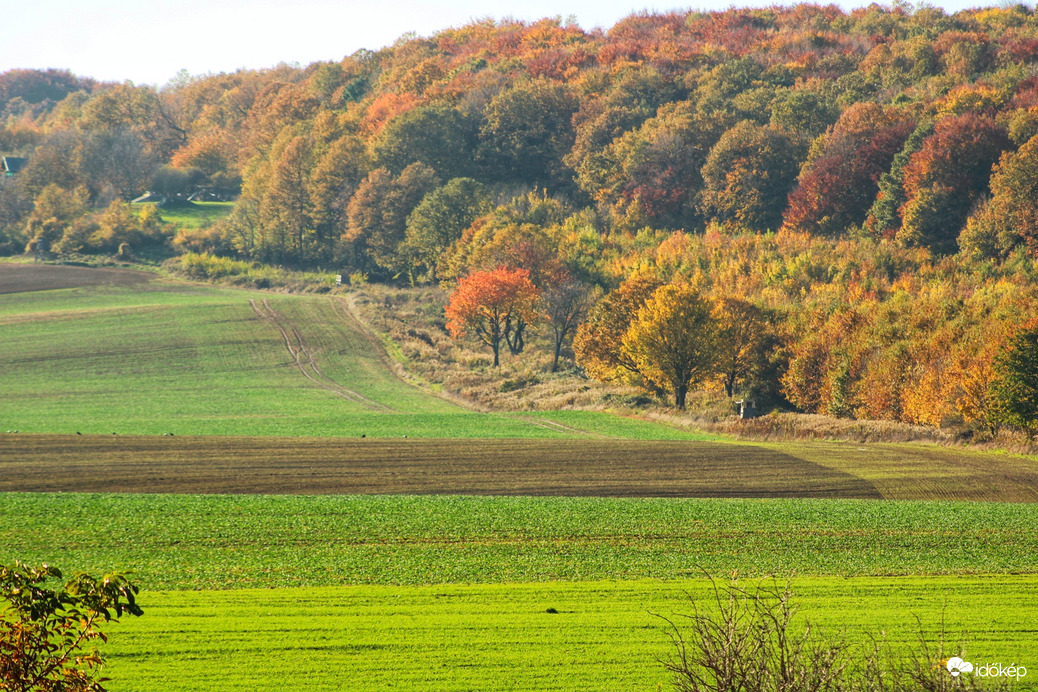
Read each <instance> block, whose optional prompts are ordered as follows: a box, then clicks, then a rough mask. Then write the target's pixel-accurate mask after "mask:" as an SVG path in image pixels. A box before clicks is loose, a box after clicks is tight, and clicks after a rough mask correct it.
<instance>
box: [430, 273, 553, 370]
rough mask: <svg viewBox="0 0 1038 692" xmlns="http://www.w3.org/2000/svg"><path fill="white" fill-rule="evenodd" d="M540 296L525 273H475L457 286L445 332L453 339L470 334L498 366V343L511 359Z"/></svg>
mask: <svg viewBox="0 0 1038 692" xmlns="http://www.w3.org/2000/svg"><path fill="white" fill-rule="evenodd" d="M539 298H540V292H539V291H538V290H537V287H536V286H534V285H533V282H532V281H530V272H529V271H527V270H525V269H507V268H505V267H498V268H497V269H494V270H493V271H477V272H473V273H472V274H469V275H468V276H466V277H465V278H463V279H462V280H461V281H459V282H458V287H457V288H456V289H455V290H454V293H452V294H451V297H450V302H449V303H448V304H447V307H446V308H445V312H446V314H447V330H448V331H449V332H450V334H451V336H453V337H454V338H455V339H460V338H461V337H462V336H464V335H465V334H467V333H469V332H472V333H473V334H475V336H476V338H477V339H479V341H480V342H482V343H484V344H486V345H487V346H489V347H490V348H491V349H492V350H493V352H494V367H497V366H498V365H499V364H500V358H499V354H500V350H501V341H502V340H503V341H505V342H506V343H507V344H508V347H509V350H510V351H511V352H512V354H513V355H515V354H517V353H519V352H521V351H522V349H523V331H524V329H525V328H526V325H527V324H529V323H530V322H533V321H534V320H536V319H537V316H538V315H537V305H538V300H539Z"/></svg>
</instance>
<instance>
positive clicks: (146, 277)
mask: <svg viewBox="0 0 1038 692" xmlns="http://www.w3.org/2000/svg"><path fill="white" fill-rule="evenodd" d="M155 278H156V277H155V275H154V274H149V273H148V272H139V271H133V270H130V269H110V268H106V267H75V266H66V265H54V264H14V263H10V262H0V294H4V293H27V292H30V291H53V290H55V289H59V288H79V287H80V286H103V285H116V286H135V285H137V284H142V283H147V282H149V281H153V280H154V279H155Z"/></svg>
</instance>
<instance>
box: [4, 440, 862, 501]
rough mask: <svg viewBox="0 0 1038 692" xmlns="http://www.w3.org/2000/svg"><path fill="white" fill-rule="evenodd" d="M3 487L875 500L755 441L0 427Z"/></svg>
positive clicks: (841, 476)
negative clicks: (11, 431) (97, 432)
mask: <svg viewBox="0 0 1038 692" xmlns="http://www.w3.org/2000/svg"><path fill="white" fill-rule="evenodd" d="M0 471H2V473H0V491H5V490H6V491H12V490H21V491H36V492H57V491H64V492H130V493H133V492H151V493H158V492H181V493H320V494H355V493H382V494H386V493H410V494H477V495H542V496H543V495H569V496H635V497H638V496H642V497H646V496H648V497H652V496H656V497H660V496H662V497H718V496H724V497H856V498H879V497H880V495H879V493H878V492H877V491H876V489H875V488H874V487H873V486H872V485H871V484H870V483H868V482H867V481H864V480H862V479H860V478H857V477H855V476H853V475H851V474H849V473H846V472H844V471H837V470H833V469H830V468H828V467H826V466H822V465H819V464H814V463H811V462H807V461H803V460H800V459H797V458H796V457H792V456H789V455H786V454H782V453H780V452H776V451H774V450H770V449H764V448H760V447H754V446H751V445H731V444H722V443H715V442H677V441H660V440H649V441H643V440H598V439H595V440H419V439H406V440H404V439H388V440H387V439H305V438H258V437H251V438H239V437H180V436H173V437H161V436H130V437H126V436H112V435H107V436H87V435H83V436H80V435H63V436H59V435H21V434H20V435H0Z"/></svg>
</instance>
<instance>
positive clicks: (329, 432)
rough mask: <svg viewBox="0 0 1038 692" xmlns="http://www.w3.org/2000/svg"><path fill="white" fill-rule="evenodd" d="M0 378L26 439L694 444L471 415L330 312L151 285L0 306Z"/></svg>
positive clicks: (46, 293) (632, 431)
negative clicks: (408, 378)
mask: <svg viewBox="0 0 1038 692" xmlns="http://www.w3.org/2000/svg"><path fill="white" fill-rule="evenodd" d="M10 266H14V267H17V266H19V265H10ZM51 269H53V268H51ZM11 271H12V270H10V268H9V266H8V265H0V284H2V283H3V277H4V276H8V275H9V273H10V272H11ZM23 278H24V277H23ZM55 281H60V279H58V278H55ZM9 283H11V282H10V281H9ZM33 285H34V286H35V287H36V288H42V287H43V286H41V285H39V284H38V283H37V284H33ZM0 372H3V373H4V377H3V378H2V379H0V428H2V430H19V431H20V432H23V433H25V432H57V433H69V434H74V433H76V432H81V433H84V434H89V433H103V434H111V433H119V434H148V435H160V434H163V433H167V432H168V433H174V434H178V435H184V434H195V435H293V436H356V437H359V436H361V435H365V436H367V437H402V436H404V435H406V436H408V437H472V438H495V437H496V438H552V437H555V438H563V437H574V436H577V437H588V436H594V435H595V434H607V435H611V436H614V437H618V436H626V435H634V436H645V437H664V438H671V439H695V438H696V437H697V436H696V435H695V434H694V433H689V432H687V431H682V430H677V429H674V428H670V427H667V426H661V425H655V424H651V423H646V422H630V421H624V420H621V419H618V418H617V417H615V416H611V415H609V414H591V415H590V417H588V418H587V422H589V423H591V425H592V426H593V427H594V428H595V430H597V431H606V432H605V433H592V432H585V431H580V430H576V429H574V428H573V427H572V426H569V425H566V424H564V423H560V422H556V421H553V420H549V419H540V418H538V417H534V416H529V415H503V414H487V413H480V412H476V411H472V410H469V409H466V408H463V407H460V406H458V405H456V404H454V403H450V402H448V401H446V400H444V399H442V398H439V397H437V396H434V395H432V394H430V393H427V392H425V391H422V390H420V389H418V388H416V387H414V386H411V385H409V384H407V383H406V382H404V381H403V380H401V379H400V378H399V377H398V376H397V375H396V374H395V373H394V371H393V370H392V368H391V367H390V366H389V364H388V363H387V362H386V357H385V354H384V352H383V350H382V349H381V347H380V346H379V344H378V342H377V340H375V339H374V338H373V337H370V336H369V335H367V334H365V333H364V332H362V331H361V330H360V328H359V326H358V325H357V324H356V323H355V322H354V321H352V320H351V319H350V315H349V313H348V311H347V310H346V308H345V304H344V302H343V301H341V300H340V299H338V298H335V297H330V296H298V295H292V296H287V295H272V294H266V293H259V292H248V291H237V290H231V289H217V288H213V287H209V286H197V285H192V284H185V283H174V282H166V281H160V280H156V281H152V282H150V283H148V284H145V285H143V286H142V285H137V286H125V285H116V284H108V285H99V286H88V287H83V288H64V289H60V288H59V289H55V290H35V291H32V292H20V293H9V294H7V295H6V296H5V298H4V300H3V302H2V303H0ZM614 420H615V421H618V431H617V432H616V433H610V432H608V430H609V428H610V425H611V423H610V422H611V421H614Z"/></svg>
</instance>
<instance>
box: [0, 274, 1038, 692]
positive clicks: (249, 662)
mask: <svg viewBox="0 0 1038 692" xmlns="http://www.w3.org/2000/svg"><path fill="white" fill-rule="evenodd" d="M4 270H5V267H4V266H3V265H0V288H2V289H3V290H0V294H2V295H0V374H2V377H0V562H10V561H12V560H14V559H20V560H23V561H29V562H42V561H48V562H51V563H52V564H55V565H58V566H59V567H61V568H62V569H63V570H65V571H66V572H74V571H78V570H82V571H88V572H92V573H99V572H105V571H110V570H113V569H117V570H127V571H130V572H132V573H133V576H134V579H135V580H136V581H137V582H139V583H140V584H141V586H142V587H143V589H144V590H143V592H142V597H141V598H142V603H143V605H144V608H145V615H144V616H143V617H142V618H139V619H132V620H130V619H124V620H123V622H121V623H119V624H118V625H115V626H113V627H112V628H111V631H112V633H113V635H114V636H113V638H112V641H111V642H110V644H109V646H108V647H107V649H106V651H107V653H108V654H109V655H110V665H109V667H107V668H106V674H107V675H110V676H111V677H112V678H113V682H112V683H111V689H112V690H113V691H114V692H129V691H130V690H141V691H144V690H155V689H163V690H200V689H212V690H254V689H266V688H271V687H272V685H274V686H276V688H277V689H285V690H322V689H342V688H343V687H344V686H349V687H350V688H358V689H364V690H384V689H402V690H459V691H460V690H574V691H575V690H618V689H621V690H627V689H646V690H651V689H663V688H666V682H667V681H666V676H665V674H664V672H663V668H662V666H661V665H660V663H659V662H658V660H657V659H658V658H659V657H665V656H667V655H668V654H669V652H670V645H669V639H668V638H667V634H666V632H665V631H664V627H663V624H662V621H661V620H659V619H658V618H655V617H653V615H651V613H653V612H655V613H661V614H664V615H670V614H674V613H680V612H687V610H688V607H687V606H688V603H687V599H686V596H685V594H686V593H692V594H697V595H702V594H703V593H705V590H706V588H707V582H706V581H705V580H704V579H703V578H702V576H701V575H702V574H703V573H704V572H706V573H709V574H712V575H715V576H717V577H720V578H724V577H727V576H728V575H731V574H738V575H739V576H740V577H741V578H742V579H743V580H744V582H745V580H747V579H749V580H752V579H755V578H760V577H766V576H768V575H773V574H774V575H778V576H779V577H780V578H782V579H786V578H789V579H791V580H792V581H793V584H794V587H795V588H796V590H797V591H798V593H800V594H801V603H802V605H803V608H804V611H805V613H806V614H807V615H809V616H810V617H811V619H812V621H814V622H816V623H817V624H818V625H819V626H820V627H821V628H822V629H823V630H824V631H829V632H836V633H837V634H838V636H840V637H844V638H846V639H847V640H849V641H852V642H861V641H864V640H866V639H867V638H868V637H870V636H881V635H882V636H885V637H886V639H887V641H889V642H890V643H891V646H892V647H893V648H895V649H897V648H899V647H902V646H903V645H905V643H906V642H910V641H913V640H914V639H915V638H916V637H917V636H918V634H919V631H920V629H921V630H922V633H923V634H924V635H925V636H926V637H927V638H928V639H929V640H930V641H934V640H935V639H936V638H937V637H938V636H939V633H940V632H941V628H942V625H941V624H940V623H941V622H943V623H944V625H943V627H944V630H945V631H946V632H947V634H948V636H949V638H950V639H951V640H952V641H957V640H958V639H959V638H960V636H962V637H964V638H965V640H966V641H967V642H969V644H968V648H967V649H966V650H961V649H958V648H956V649H955V650H954V651H950V652H949V653H958V654H968V656H969V657H973V658H972V660H974V662H982V663H985V662H1000V663H1002V664H1004V665H1009V664H1013V663H1015V664H1018V665H1024V666H1028V667H1030V668H1032V674H1031V675H1030V676H1029V677H1030V680H1029V681H1028V680H1024V684H1022V685H1017V686H1016V687H1014V689H1020V690H1023V689H1038V685H1035V683H1036V682H1038V624H1036V623H1038V617H1036V616H1038V606H1036V605H1035V601H1034V598H1033V594H1034V593H1035V589H1036V587H1038V549H1036V547H1038V503H1036V500H1038V463H1036V462H1035V460H1034V459H1031V458H1027V457H1020V456H1012V455H1008V454H995V453H988V452H980V451H976V450H967V449H956V448H951V447H938V446H932V445H906V444H870V445H859V444H852V443H838V442H799V443H767V444H749V443H742V442H733V441H723V440H718V439H716V438H714V437H712V436H709V435H703V434H701V433H698V432H696V431H692V430H686V429H680V428H676V427H672V426H668V425H664V424H659V423H653V422H649V421H646V420H640V419H635V418H628V417H620V416H617V415H613V414H610V413H608V412H586V411H552V412H528V413H522V414H518V413H516V414H510V413H483V412H478V411H475V410H471V409H468V408H464V407H461V406H459V405H457V404H455V403H452V402H450V401H447V400H445V399H443V398H440V397H438V396H436V395H434V394H433V393H431V392H428V391H426V390H424V389H422V388H418V387H415V386H412V385H411V384H409V383H408V382H406V381H405V380H404V379H401V377H400V375H399V372H398V370H397V369H396V366H395V365H394V363H393V362H391V360H390V359H389V358H388V357H387V356H386V354H385V351H384V348H383V345H382V344H383V342H382V341H381V340H380V337H379V336H378V335H374V334H370V333H368V332H366V331H365V329H364V328H363V327H362V326H361V325H360V324H359V323H358V322H356V321H355V320H354V319H353V318H352V313H351V312H350V308H349V304H348V302H347V301H346V300H345V299H344V298H343V297H341V296H332V295H286V294H275V293H265V292H257V291H239V290H232V289H224V288H214V287H211V286H200V285H194V284H189V283H184V282H174V281H169V280H164V279H161V278H151V277H144V278H142V277H141V276H140V275H137V276H135V277H132V281H131V277H130V276H129V275H125V277H124V278H125V279H126V280H125V282H122V280H121V279H120V278H119V275H118V272H115V273H114V274H105V275H101V274H94V275H91V277H93V278H96V279H97V280H96V281H94V280H92V279H91V280H87V279H80V278H75V277H81V276H85V275H84V274H82V272H80V273H79V274H75V276H73V273H72V272H66V273H65V274H63V275H62V281H63V282H64V283H60V282H58V283H60V285H61V286H64V287H62V288H57V287H52V289H53V290H47V284H48V282H52V283H53V282H55V281H56V279H55V277H56V276H57V275H56V274H55V271H59V270H60V268H58V269H55V268H53V267H52V268H45V267H44V268H40V269H38V270H33V272H34V273H35V279H34V280H33V281H32V282H30V283H31V284H32V290H28V289H26V290H24V291H21V292H19V290H18V288H19V282H20V281H23V280H24V279H23V277H24V276H25V270H22V273H21V274H19V275H18V276H15V275H14V274H15V272H12V271H10V270H8V272H7V276H6V279H5V275H4ZM113 277H114V278H113ZM70 278H71V279H72V280H73V282H74V281H78V280H82V281H83V285H82V286H80V287H71V288H69V287H68V284H69V283H70V281H69V280H70ZM56 285H57V284H55V286H56ZM6 430H18V431H19V432H18V433H17V434H14V433H12V434H7V433H5V432H4V431H6ZM76 433H82V434H81V435H77V434H76ZM112 433H116V434H115V435H113V434H112ZM163 433H173V434H174V436H173V437H169V436H164V435H163ZM361 436H364V438H365V439H361ZM405 436H406V437H407V439H404V437H405ZM115 490H120V491H121V492H113V491H115ZM27 491H31V492H27ZM84 491H89V492H84ZM505 496H506V497H505ZM855 498H856V499H855ZM549 608H551V609H554V610H556V611H558V612H557V613H550V612H548V609H549ZM917 617H918V618H919V620H918V622H917V620H916V618H917ZM883 633H885V634H883ZM272 681H273V682H272ZM658 686H662V687H658Z"/></svg>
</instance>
